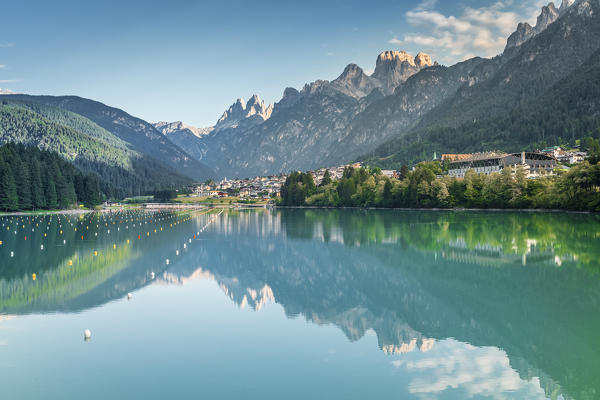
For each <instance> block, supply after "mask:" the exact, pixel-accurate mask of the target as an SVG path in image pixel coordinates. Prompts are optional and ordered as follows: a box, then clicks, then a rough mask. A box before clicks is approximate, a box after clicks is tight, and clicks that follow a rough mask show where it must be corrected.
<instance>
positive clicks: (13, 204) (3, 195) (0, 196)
mask: <svg viewBox="0 0 600 400" xmlns="http://www.w3.org/2000/svg"><path fill="white" fill-rule="evenodd" d="M18 209H19V198H18V196H17V186H16V185H15V180H14V177H13V173H12V170H11V168H10V165H8V164H7V163H5V162H3V163H2V165H0V210H4V211H16V210H18Z"/></svg>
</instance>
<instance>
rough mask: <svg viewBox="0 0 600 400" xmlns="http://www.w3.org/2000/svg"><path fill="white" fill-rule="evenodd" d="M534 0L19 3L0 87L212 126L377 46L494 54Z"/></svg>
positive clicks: (6, 9) (0, 34)
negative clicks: (239, 104)
mask: <svg viewBox="0 0 600 400" xmlns="http://www.w3.org/2000/svg"><path fill="white" fill-rule="evenodd" d="M543 3H545V2H544V1H540V0H522V1H517V0H503V1H498V0H463V1H445V0H444V1H442V0H438V1H435V0H410V1H398V0H397V1H377V0H371V1H368V2H367V1H364V0H363V1H355V0H344V1H327V0H320V1H314V0H304V1H283V0H279V1H260V0H255V1H238V0H228V1H195V2H194V1H178V0H171V1H154V0H146V1H143V2H141V1H139V2H137V1H126V0H121V1H112V0H104V1H86V0H77V1H62V0H54V1H27V0H23V1H20V2H10V3H8V4H4V5H3V6H2V17H1V22H0V88H3V89H10V90H13V91H16V92H20V93H30V94H53V95H65V94H74V95H79V96H82V97H87V98H92V99H95V100H98V101H101V102H103V103H106V104H109V105H111V106H115V107H119V108H123V109H124V110H125V111H127V112H129V113H130V114H132V115H135V116H138V117H140V118H143V119H145V120H148V121H152V122H153V121H158V120H167V121H174V120H183V121H185V122H187V123H189V124H192V125H196V126H200V127H202V126H210V125H212V124H214V123H215V122H216V120H217V119H218V118H219V117H220V115H221V113H222V112H223V111H224V110H225V109H226V108H227V107H228V106H229V105H230V104H231V103H232V102H233V101H235V99H236V98H238V97H243V98H245V99H248V98H249V97H250V96H251V95H252V94H254V93H256V94H258V95H259V96H261V97H262V98H263V99H265V101H266V102H269V103H272V102H276V101H278V100H279V99H280V98H281V95H282V93H283V90H284V88H285V87H288V86H291V87H296V88H298V89H300V88H301V87H302V86H303V85H304V84H305V83H307V82H311V81H314V80H316V79H328V80H331V79H334V78H336V77H337V76H338V75H339V74H340V73H341V72H342V71H343V69H344V67H345V66H346V65H347V64H348V63H356V64H358V65H360V66H361V67H362V68H363V69H365V70H366V71H367V72H372V70H373V69H374V67H375V59H376V57H377V54H379V53H380V52H381V51H384V50H406V51H408V52H410V53H412V54H416V53H417V52H418V51H425V52H427V53H429V54H431V55H432V56H433V58H434V60H437V61H439V62H440V63H442V64H451V63H454V62H457V61H460V60H463V59H465V58H468V57H471V56H473V55H478V56H493V55H495V54H498V53H499V52H501V51H502V48H503V47H504V44H505V39H506V37H507V36H508V34H510V32H512V31H513V30H514V29H515V28H516V25H517V22H519V21H523V20H527V21H529V22H531V23H534V22H535V18H534V17H535V15H537V14H538V13H539V7H541V5H542V4H543Z"/></svg>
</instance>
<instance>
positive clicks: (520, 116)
mask: <svg viewBox="0 0 600 400" xmlns="http://www.w3.org/2000/svg"><path fill="white" fill-rule="evenodd" d="M598 93H600V51H597V52H595V53H594V54H593V55H592V56H591V57H590V58H589V59H588V60H587V61H586V62H585V63H584V64H583V65H582V66H581V67H579V68H578V69H577V70H576V71H574V72H573V73H572V74H571V75H569V76H567V77H566V78H564V79H562V80H561V81H559V82H557V83H556V84H555V85H553V86H552V87H551V88H550V89H549V90H547V91H546V92H545V93H543V94H542V95H541V96H540V97H539V98H538V99H535V100H532V101H529V102H527V103H525V104H521V105H519V106H518V107H514V108H511V109H510V110H508V111H506V112H505V113H502V114H500V115H497V116H493V117H489V118H482V119H478V120H476V121H475V122H470V123H465V124H462V125H460V126H458V127H450V126H446V127H433V128H427V129H418V130H415V131H414V132H413V133H412V134H409V135H407V136H404V137H402V138H400V139H396V140H393V141H391V142H389V143H386V144H385V145H382V146H381V147H379V148H378V149H377V150H375V151H374V152H372V153H371V154H368V155H367V156H365V157H364V158H363V159H364V160H366V161H367V162H368V163H370V164H373V165H379V166H381V167H383V168H400V166H401V165H402V164H410V163H415V162H418V161H421V160H425V159H428V158H429V159H430V158H431V157H432V156H433V152H434V151H435V152H437V153H438V154H442V153H469V152H476V151H482V150H485V149H487V150H503V151H518V150H535V149H539V148H543V147H546V146H551V145H562V144H566V143H573V142H574V141H575V140H576V139H582V138H584V137H590V136H591V137H596V138H598V137H600V103H599V102H598Z"/></svg>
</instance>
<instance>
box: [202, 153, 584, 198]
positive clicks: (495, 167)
mask: <svg viewBox="0 0 600 400" xmlns="http://www.w3.org/2000/svg"><path fill="white" fill-rule="evenodd" d="M586 158H587V153H586V152H583V151H578V150H571V151H567V150H564V149H562V148H561V147H559V146H554V147H548V148H546V149H543V150H540V151H536V152H522V153H513V154H509V153H494V152H490V153H475V154H443V155H442V158H441V160H442V161H443V162H444V161H446V162H449V169H448V174H449V175H450V176H455V177H464V176H465V173H466V172H467V171H468V170H469V169H473V170H475V172H477V173H483V174H491V173H492V172H500V171H501V170H502V169H503V168H506V167H512V168H517V167H520V168H524V169H525V170H526V173H527V176H528V177H529V178H536V177H538V176H542V175H551V174H553V173H554V168H556V167H557V166H558V163H561V164H577V163H580V162H582V161H583V160H585V159H586ZM348 166H350V167H352V168H361V167H362V165H361V163H354V164H350V165H339V166H337V167H330V168H320V169H317V170H315V171H309V172H310V173H311V174H312V177H313V180H314V181H315V184H317V185H319V184H320V183H321V181H322V180H323V177H324V176H325V172H326V171H328V172H329V176H330V177H331V179H332V180H339V179H341V178H342V176H343V174H344V169H345V168H346V167H348ZM382 174H383V175H385V176H387V177H390V178H398V177H399V172H398V171H396V170H383V171H382ZM286 178H287V175H275V176H262V177H255V178H252V179H233V180H228V179H227V178H225V179H223V180H222V181H220V182H218V183H216V182H211V183H210V184H209V183H205V184H201V185H198V186H196V187H195V189H194V192H193V194H192V196H197V197H212V198H226V197H230V196H239V197H240V198H241V199H249V200H252V199H269V198H270V197H272V196H279V195H280V191H281V187H282V186H283V184H284V183H285V180H286Z"/></svg>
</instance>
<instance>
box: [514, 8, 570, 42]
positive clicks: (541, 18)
mask: <svg viewBox="0 0 600 400" xmlns="http://www.w3.org/2000/svg"><path fill="white" fill-rule="evenodd" d="M572 4H573V0H563V2H562V4H561V6H560V9H557V8H556V6H555V5H554V3H549V4H548V5H547V6H544V7H542V12H541V14H540V15H538V17H537V22H536V25H535V27H532V26H531V25H529V24H528V23H527V22H521V23H519V25H518V26H517V30H516V31H515V32H514V33H513V34H512V35H510V37H509V38H508V40H507V42H506V49H511V48H514V47H517V46H520V45H522V44H523V43H525V42H526V41H528V40H529V39H531V38H532V37H534V36H535V35H537V34H539V33H541V32H543V31H545V30H546V28H548V26H549V25H550V24H551V23H553V22H554V21H556V20H557V19H558V18H559V17H560V16H561V15H562V14H563V13H565V12H566V11H567V9H568V8H569V7H570V6H571V5H572Z"/></svg>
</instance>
